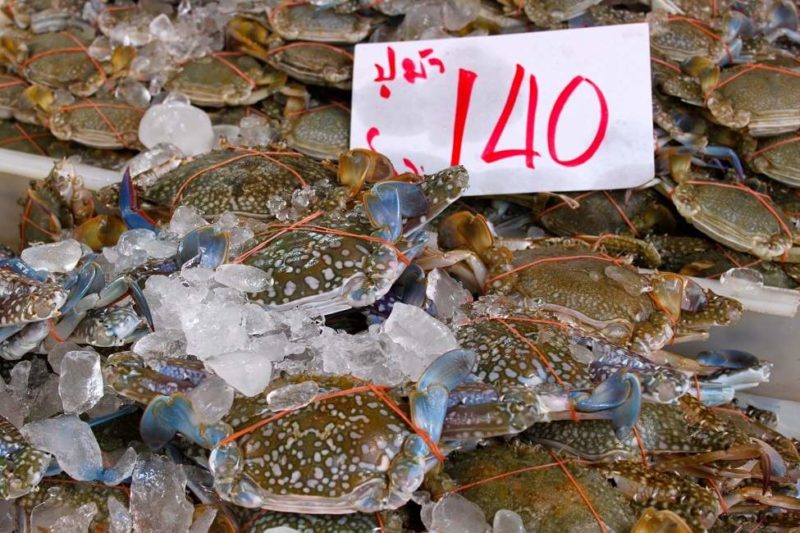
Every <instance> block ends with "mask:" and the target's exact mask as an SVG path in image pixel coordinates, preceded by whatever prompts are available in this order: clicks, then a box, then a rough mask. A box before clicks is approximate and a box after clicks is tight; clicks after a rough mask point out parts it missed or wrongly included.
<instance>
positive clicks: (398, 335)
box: [383, 302, 458, 381]
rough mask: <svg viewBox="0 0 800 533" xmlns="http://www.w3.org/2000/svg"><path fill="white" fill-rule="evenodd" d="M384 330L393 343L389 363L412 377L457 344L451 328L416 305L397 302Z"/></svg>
mask: <svg viewBox="0 0 800 533" xmlns="http://www.w3.org/2000/svg"><path fill="white" fill-rule="evenodd" d="M383 332H384V333H385V334H386V336H387V337H388V338H389V339H390V340H391V341H392V342H393V343H394V345H395V346H394V349H391V350H390V351H389V354H390V356H391V357H392V358H393V359H394V360H393V361H392V363H393V364H394V365H397V366H398V367H399V368H400V370H402V371H403V373H405V374H406V375H407V376H408V377H410V378H411V379H412V380H414V381H416V380H417V379H419V377H420V375H421V374H422V371H423V370H425V368H427V366H428V365H429V364H430V363H432V362H433V361H434V360H435V359H436V358H437V357H439V356H440V355H442V354H443V353H445V352H448V351H450V350H453V349H456V348H458V342H457V341H456V338H455V335H453V332H452V331H451V330H450V328H448V327H447V326H445V325H444V324H443V323H441V322H439V321H438V320H436V319H435V318H433V317H432V316H430V315H429V314H428V313H426V312H425V311H423V310H422V309H420V308H419V307H416V306H413V305H407V304H404V303H400V302H397V303H395V305H394V307H393V308H392V313H391V314H390V315H389V318H388V319H386V322H384V324H383Z"/></svg>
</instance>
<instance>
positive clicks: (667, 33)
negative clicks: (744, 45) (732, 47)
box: [648, 12, 730, 63]
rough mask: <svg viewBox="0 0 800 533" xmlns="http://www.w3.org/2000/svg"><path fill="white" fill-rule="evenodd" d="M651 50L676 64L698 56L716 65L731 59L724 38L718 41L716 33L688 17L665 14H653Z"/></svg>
mask: <svg viewBox="0 0 800 533" xmlns="http://www.w3.org/2000/svg"><path fill="white" fill-rule="evenodd" d="M648 21H649V22H650V28H651V30H650V46H651V47H652V49H653V50H654V51H655V52H656V53H658V54H660V55H662V56H664V57H667V58H669V59H671V60H673V61H677V62H681V61H686V60H687V59H691V58H693V57H696V56H701V57H706V58H708V59H710V60H711V61H713V62H714V63H721V62H723V61H725V60H726V59H729V53H730V52H729V47H728V46H726V44H725V43H724V42H723V40H722V36H718V37H717V38H714V37H713V35H715V34H716V32H714V30H712V29H711V28H709V27H707V26H706V25H705V24H703V23H702V22H700V21H696V20H692V19H688V18H686V17H672V16H667V15H666V14H665V13H663V12H660V13H658V14H655V13H654V14H651V15H650V16H649V17H648Z"/></svg>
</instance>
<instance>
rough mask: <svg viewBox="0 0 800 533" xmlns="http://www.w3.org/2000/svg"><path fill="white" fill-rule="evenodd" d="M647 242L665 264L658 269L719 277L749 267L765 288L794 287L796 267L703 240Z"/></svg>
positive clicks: (665, 237)
mask: <svg viewBox="0 0 800 533" xmlns="http://www.w3.org/2000/svg"><path fill="white" fill-rule="evenodd" d="M646 239H647V241H648V242H650V243H652V244H653V245H654V246H655V247H656V249H657V250H658V252H659V254H660V255H661V257H663V258H664V262H663V263H662V264H661V266H660V267H659V268H660V269H661V270H663V271H666V272H675V273H677V274H681V275H683V276H695V277H702V278H719V277H720V276H722V275H723V274H725V272H727V271H729V270H730V269H732V268H748V269H752V270H755V271H757V272H758V273H760V274H761V278H762V279H763V280H764V285H767V286H770V287H782V288H786V289H793V288H795V287H797V285H798V282H800V280H798V273H797V265H796V264H793V263H781V262H773V261H764V260H763V259H759V258H757V257H754V256H752V255H750V254H746V253H742V252H737V251H735V250H730V249H728V248H725V247H724V246H722V245H720V244H718V243H715V242H713V241H711V240H710V239H707V238H703V237H689V236H673V235H648V236H647V237H646Z"/></svg>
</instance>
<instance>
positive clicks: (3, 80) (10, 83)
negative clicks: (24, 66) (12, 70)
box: [0, 73, 28, 119]
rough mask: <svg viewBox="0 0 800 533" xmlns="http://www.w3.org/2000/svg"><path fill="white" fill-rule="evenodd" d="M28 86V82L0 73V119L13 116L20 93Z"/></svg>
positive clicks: (17, 106)
mask: <svg viewBox="0 0 800 533" xmlns="http://www.w3.org/2000/svg"><path fill="white" fill-rule="evenodd" d="M27 88H28V83H27V82H26V81H25V80H23V79H21V78H18V77H17V76H12V75H11V74H4V73H0V119H9V118H12V117H13V116H14V114H15V113H16V112H17V110H18V108H19V100H20V98H21V97H22V93H23V92H25V89H27Z"/></svg>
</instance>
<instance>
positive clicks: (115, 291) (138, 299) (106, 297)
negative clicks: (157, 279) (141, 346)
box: [94, 276, 154, 330]
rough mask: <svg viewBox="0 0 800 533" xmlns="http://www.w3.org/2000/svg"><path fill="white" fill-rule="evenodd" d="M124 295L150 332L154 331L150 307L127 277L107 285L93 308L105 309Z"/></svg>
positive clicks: (137, 287)
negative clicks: (127, 296)
mask: <svg viewBox="0 0 800 533" xmlns="http://www.w3.org/2000/svg"><path fill="white" fill-rule="evenodd" d="M125 295H130V297H131V299H132V300H133V304H134V305H135V306H136V310H137V311H138V312H139V314H141V316H142V317H143V318H144V319H145V320H146V321H147V325H148V327H149V328H150V330H153V329H154V326H153V315H152V314H151V313H150V306H149V305H148V304H147V299H145V297H144V293H143V292H142V289H141V287H139V284H138V283H136V282H135V281H133V280H132V279H131V278H129V277H127V276H122V277H119V278H117V279H115V280H114V281H112V282H111V283H109V284H108V285H107V286H106V287H104V288H103V290H101V291H100V298H99V299H98V300H97V302H95V305H94V306H95V308H100V307H106V306H108V305H111V304H112V303H114V302H116V301H118V300H119V299H121V298H122V297H124V296H125Z"/></svg>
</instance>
